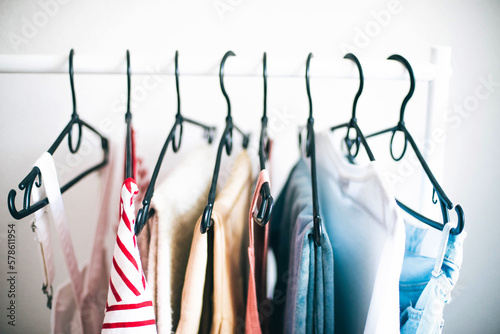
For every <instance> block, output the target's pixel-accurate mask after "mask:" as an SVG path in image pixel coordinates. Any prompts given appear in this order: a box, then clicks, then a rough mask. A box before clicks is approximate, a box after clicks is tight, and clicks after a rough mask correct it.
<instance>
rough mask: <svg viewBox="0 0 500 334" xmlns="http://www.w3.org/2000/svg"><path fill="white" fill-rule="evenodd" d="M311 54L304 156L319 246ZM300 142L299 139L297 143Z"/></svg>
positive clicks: (310, 55)
mask: <svg viewBox="0 0 500 334" xmlns="http://www.w3.org/2000/svg"><path fill="white" fill-rule="evenodd" d="M312 57H313V54H312V53H309V55H308V56H307V62H306V89H307V98H308V99H309V118H308V119H307V138H306V156H307V157H309V158H310V159H311V184H312V201H313V221H314V241H315V243H316V245H317V246H321V234H322V226H321V217H320V215H319V202H318V183H317V178H316V144H315V135H314V118H313V111H312V110H313V108H312V98H311V88H310V84H309V65H310V63H311V58H312ZM300 141H301V139H300V137H299V142H300Z"/></svg>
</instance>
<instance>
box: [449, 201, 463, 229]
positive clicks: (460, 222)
mask: <svg viewBox="0 0 500 334" xmlns="http://www.w3.org/2000/svg"><path fill="white" fill-rule="evenodd" d="M455 212H456V213H457V216H458V224H457V227H455V228H453V229H451V231H450V233H451V234H454V235H458V234H460V233H462V231H463V229H464V226H465V214H464V210H463V209H462V206H461V205H460V204H457V205H456V206H455Z"/></svg>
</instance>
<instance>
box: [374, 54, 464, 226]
mask: <svg viewBox="0 0 500 334" xmlns="http://www.w3.org/2000/svg"><path fill="white" fill-rule="evenodd" d="M387 59H390V60H396V61H398V62H400V63H402V64H403V65H404V66H405V68H406V69H407V70H408V73H409V75H410V91H409V92H408V94H407V95H406V97H405V98H404V100H403V103H402V105H401V110H400V114H399V122H398V124H397V125H396V126H394V127H391V128H388V129H385V130H382V131H379V132H376V133H373V134H371V135H368V136H366V138H370V137H374V136H378V135H381V134H384V133H387V132H392V137H391V141H390V146H389V148H390V153H391V157H392V158H393V159H394V160H395V161H399V160H401V159H402V158H403V156H404V155H405V153H406V149H407V146H408V142H409V143H410V146H411V148H412V149H413V151H414V152H415V155H416V156H417V158H418V161H419V162H420V164H421V165H422V167H423V169H424V171H425V174H427V177H428V178H429V180H430V181H431V183H432V186H433V193H432V202H433V203H434V204H436V203H437V202H438V201H439V204H440V206H441V214H442V216H443V222H442V223H438V222H436V221H434V220H432V219H429V218H427V217H425V216H423V215H422V214H420V213H418V212H416V211H414V210H413V209H411V208H409V207H408V206H406V205H405V204H403V203H401V202H400V201H398V200H396V202H397V203H398V205H399V206H400V207H401V208H402V209H403V210H404V211H406V212H407V213H408V214H410V215H411V216H413V217H415V218H416V219H418V220H420V221H421V222H423V223H425V224H427V225H429V226H432V227H434V228H436V229H438V230H443V227H444V225H445V224H446V223H448V222H449V214H448V210H452V209H453V204H452V202H451V201H450V199H449V198H448V196H446V194H445V192H444V190H443V188H441V186H440V185H439V183H438V181H437V180H436V178H435V177H434V175H433V174H432V172H431V170H430V168H429V166H428V165H427V163H426V162H425V160H424V157H423V156H422V154H421V153H420V151H419V149H418V147H417V144H416V143H415V141H414V140H413V137H412V136H411V135H410V133H409V132H408V130H407V128H406V126H405V122H404V114H405V108H406V104H407V103H408V101H409V100H410V99H411V97H412V95H413V92H414V91H415V76H414V74H413V69H412V67H411V65H410V63H409V62H408V61H407V60H406V59H405V58H403V57H402V56H400V55H392V56H390V57H389V58H387ZM398 131H401V132H403V134H404V138H405V142H404V147H403V152H402V153H401V155H400V156H399V157H395V156H394V152H393V147H392V146H393V142H394V136H395V135H396V132H398ZM436 194H437V196H438V199H437V200H436V199H435V195H436ZM455 211H456V213H457V216H458V225H457V227H455V228H453V229H452V230H451V233H452V234H455V235H457V234H460V233H461V232H462V230H463V228H464V225H465V218H464V211H463V209H462V207H461V206H460V205H459V204H457V205H456V206H455Z"/></svg>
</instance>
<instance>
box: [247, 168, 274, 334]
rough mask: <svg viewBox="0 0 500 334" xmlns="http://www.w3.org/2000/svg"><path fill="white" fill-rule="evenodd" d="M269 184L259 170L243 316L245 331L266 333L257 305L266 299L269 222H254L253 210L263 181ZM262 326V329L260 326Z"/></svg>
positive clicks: (250, 224) (253, 199) (249, 216)
mask: <svg viewBox="0 0 500 334" xmlns="http://www.w3.org/2000/svg"><path fill="white" fill-rule="evenodd" d="M266 182H267V183H268V184H269V185H270V184H271V182H270V180H269V174H268V172H267V170H265V169H264V170H261V171H260V173H259V176H258V178H257V184H256V187H255V190H254V193H253V197H252V202H251V204H250V210H249V214H248V228H249V231H248V232H249V234H248V237H249V245H248V260H249V264H250V273H249V277H248V292H247V305H246V318H245V333H256V334H260V333H263V332H264V333H267V328H266V326H267V321H265V320H266V318H267V316H266V315H265V314H262V317H261V316H260V313H259V305H262V304H261V303H263V302H265V301H266V300H267V298H266V291H267V289H266V270H267V268H266V258H267V237H268V233H269V232H268V231H269V223H268V224H266V225H265V226H264V227H262V226H260V225H258V224H255V222H254V220H253V212H254V210H258V209H259V208H258V205H259V201H258V199H259V196H260V190H261V188H262V185H263V184H264V183H266ZM262 327H264V329H263V328H262Z"/></svg>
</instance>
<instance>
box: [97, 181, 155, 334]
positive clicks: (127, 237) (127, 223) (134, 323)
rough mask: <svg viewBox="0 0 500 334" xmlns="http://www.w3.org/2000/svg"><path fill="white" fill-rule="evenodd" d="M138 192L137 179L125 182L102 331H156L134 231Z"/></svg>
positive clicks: (149, 293)
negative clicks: (135, 201) (135, 202)
mask: <svg viewBox="0 0 500 334" xmlns="http://www.w3.org/2000/svg"><path fill="white" fill-rule="evenodd" d="M138 192H139V188H138V187H137V184H136V183H135V180H134V179H133V178H128V179H126V180H125V181H124V183H123V186H122V193H121V198H120V208H121V210H120V211H121V214H120V224H119V226H118V232H117V235H116V244H115V249H114V252H113V261H112V263H113V265H112V269H111V277H110V280H109V291H108V301H107V305H106V315H105V317H104V323H103V325H102V333H138V332H140V333H156V323H155V315H154V309H153V301H152V297H151V292H150V291H149V287H148V285H147V283H146V279H145V277H144V273H143V271H142V264H141V260H140V257H139V249H138V247H137V242H136V238H135V234H134V227H135V204H134V200H135V197H136V196H137V194H138Z"/></svg>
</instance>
